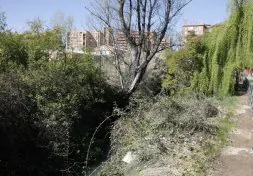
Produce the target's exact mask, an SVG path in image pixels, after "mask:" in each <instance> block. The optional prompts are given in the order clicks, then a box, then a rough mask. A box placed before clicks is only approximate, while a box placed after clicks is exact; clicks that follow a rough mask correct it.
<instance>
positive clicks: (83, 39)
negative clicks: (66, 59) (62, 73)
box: [66, 31, 105, 52]
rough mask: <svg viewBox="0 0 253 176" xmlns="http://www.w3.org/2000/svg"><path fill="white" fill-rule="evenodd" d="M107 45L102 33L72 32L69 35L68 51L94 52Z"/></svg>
mask: <svg viewBox="0 0 253 176" xmlns="http://www.w3.org/2000/svg"><path fill="white" fill-rule="evenodd" d="M104 44H105V35H104V33H102V32H100V31H71V32H68V34H67V43H66V49H67V51H73V52H85V51H90V52H92V51H94V49H95V48H96V47H100V46H102V45H104Z"/></svg>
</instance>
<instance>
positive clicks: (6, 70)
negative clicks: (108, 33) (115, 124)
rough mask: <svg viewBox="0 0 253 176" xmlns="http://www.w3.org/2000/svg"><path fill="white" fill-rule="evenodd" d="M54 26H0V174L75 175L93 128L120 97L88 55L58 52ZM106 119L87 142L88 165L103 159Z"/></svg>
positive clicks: (80, 168) (106, 142)
mask: <svg viewBox="0 0 253 176" xmlns="http://www.w3.org/2000/svg"><path fill="white" fill-rule="evenodd" d="M38 27H40V25H39V26H38ZM59 32H60V31H58V30H57V29H47V30H45V31H41V30H38V28H36V27H34V30H31V31H27V32H26V33H22V34H18V33H12V32H10V31H3V32H0V119H1V120H0V121H1V122H0V136H1V137H0V143H1V144H3V145H1V152H0V158H1V166H0V175H62V174H65V175H71V174H72V173H79V174H82V173H83V172H85V171H86V170H87V169H88V168H87V167H85V166H86V164H85V159H86V152H87V148H88V141H89V140H90V138H91V136H92V133H93V131H94V129H95V128H96V127H97V125H98V124H99V123H100V122H101V121H103V120H104V119H105V118H106V116H107V115H110V114H111V113H112V110H113V106H114V101H117V100H120V97H118V95H117V93H118V92H117V90H115V89H114V88H113V87H112V86H110V85H108V84H107V83H106V80H105V77H104V75H103V73H102V72H101V70H100V68H98V67H97V66H96V64H95V63H94V61H93V59H92V57H91V55H89V54H86V55H84V56H82V57H81V56H80V57H77V58H76V59H73V57H71V56H69V55H68V54H66V53H64V52H61V51H63V50H62V43H61V41H62V40H61V37H60V33H59ZM56 50H57V51H58V52H59V53H58V54H57V55H56V57H52V56H51V53H52V52H51V51H56ZM119 102H120V101H119ZM109 124H110V123H109V122H108V123H106V124H105V125H104V126H103V129H101V130H100V131H99V133H98V134H97V135H96V138H95V139H94V141H93V148H92V150H91V151H90V155H89V158H88V161H89V165H88V166H89V167H90V166H92V165H93V164H95V163H97V162H98V161H101V160H103V159H105V158H106V152H107V150H108V147H109V137H108V136H105V135H104V134H105V133H107V132H108V130H109Z"/></svg>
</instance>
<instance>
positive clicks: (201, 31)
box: [183, 24, 211, 37]
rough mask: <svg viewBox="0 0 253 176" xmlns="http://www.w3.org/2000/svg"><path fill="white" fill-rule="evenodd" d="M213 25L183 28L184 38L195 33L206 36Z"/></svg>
mask: <svg viewBox="0 0 253 176" xmlns="http://www.w3.org/2000/svg"><path fill="white" fill-rule="evenodd" d="M210 27H211V25H208V24H192V25H184V26H183V37H186V36H187V35H189V34H191V33H194V34H195V35H204V34H205V32H207V31H208V30H209V29H210Z"/></svg>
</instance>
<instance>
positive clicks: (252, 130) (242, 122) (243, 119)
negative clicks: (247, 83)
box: [207, 95, 253, 176]
mask: <svg viewBox="0 0 253 176" xmlns="http://www.w3.org/2000/svg"><path fill="white" fill-rule="evenodd" d="M239 101H240V106H239V108H238V109H237V110H236V115H235V123H236V125H235V129H234V130H233V132H232V134H231V142H230V143H229V146H228V147H226V148H225V149H224V150H223V151H222V153H221V155H220V157H218V158H217V160H216V161H215V164H214V166H213V169H212V171H211V173H209V174H207V175H208V176H253V114H252V110H251V107H250V106H249V105H248V97H247V96H246V95H241V96H240V97H239Z"/></svg>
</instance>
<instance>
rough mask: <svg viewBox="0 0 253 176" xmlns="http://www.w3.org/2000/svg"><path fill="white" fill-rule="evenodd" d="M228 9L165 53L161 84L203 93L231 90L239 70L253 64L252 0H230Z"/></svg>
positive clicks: (227, 91) (213, 93)
mask: <svg viewBox="0 0 253 176" xmlns="http://www.w3.org/2000/svg"><path fill="white" fill-rule="evenodd" d="M230 11H231V12H230V13H231V14H230V17H229V19H228V20H227V21H225V22H223V23H222V24H218V25H216V26H214V27H213V28H212V30H211V32H207V33H206V35H205V36H204V37H201V38H198V37H196V36H195V37H194V36H193V37H190V38H188V40H187V43H186V46H185V47H184V48H183V49H182V50H180V51H178V52H176V53H174V54H172V55H171V54H167V58H168V67H169V69H170V70H169V72H168V74H167V79H166V80H165V81H164V86H165V87H167V88H168V89H171V90H172V92H175V91H174V90H175V89H179V90H178V91H177V92H180V91H184V90H185V88H186V89H190V91H195V92H202V93H204V94H205V95H217V96H224V95H231V94H234V92H235V88H236V87H235V85H236V79H237V77H238V75H239V72H240V71H242V70H243V69H245V68H251V67H252V66H253V63H252V56H253V54H252V53H253V50H252V44H253V25H252V23H251V21H252V20H253V14H252V13H253V1H251V0H250V1H246V0H242V1H238V0H232V1H231V4H230Z"/></svg>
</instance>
